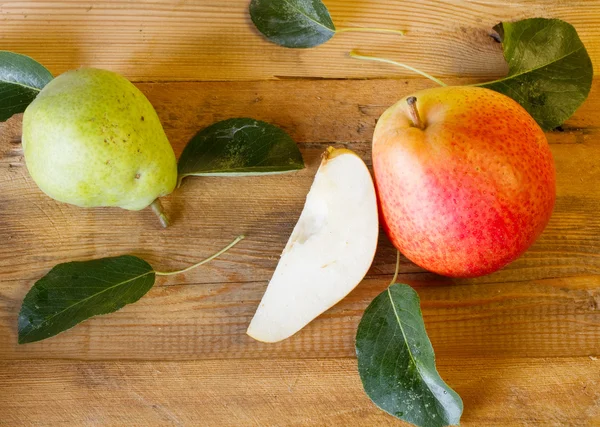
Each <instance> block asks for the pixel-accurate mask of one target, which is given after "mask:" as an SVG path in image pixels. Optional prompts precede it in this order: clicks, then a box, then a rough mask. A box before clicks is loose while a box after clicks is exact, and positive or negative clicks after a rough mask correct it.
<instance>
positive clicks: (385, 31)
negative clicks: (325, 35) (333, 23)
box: [335, 27, 406, 36]
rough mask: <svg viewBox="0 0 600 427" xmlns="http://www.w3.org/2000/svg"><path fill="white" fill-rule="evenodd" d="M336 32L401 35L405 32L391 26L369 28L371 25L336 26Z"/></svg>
mask: <svg viewBox="0 0 600 427" xmlns="http://www.w3.org/2000/svg"><path fill="white" fill-rule="evenodd" d="M335 32H336V33H349V32H357V33H380V34H398V35H400V36H403V35H404V34H406V32H405V31H402V30H393V29H391V28H371V27H344V28H337V29H336V30H335Z"/></svg>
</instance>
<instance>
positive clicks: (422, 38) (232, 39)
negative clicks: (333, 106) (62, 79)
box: [0, 0, 600, 81]
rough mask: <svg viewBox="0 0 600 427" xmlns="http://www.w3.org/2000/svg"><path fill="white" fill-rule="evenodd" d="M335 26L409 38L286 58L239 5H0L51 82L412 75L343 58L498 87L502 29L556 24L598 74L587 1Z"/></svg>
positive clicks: (483, 7)
mask: <svg viewBox="0 0 600 427" xmlns="http://www.w3.org/2000/svg"><path fill="white" fill-rule="evenodd" d="M325 4H326V5H327V6H328V7H329V10H330V12H331V15H332V17H333V21H334V23H335V24H336V26H337V27H338V28H341V27H367V26H370V27H381V28H395V29H403V30H406V31H407V35H406V36H404V37H399V36H395V35H382V34H365V33H345V34H339V35H336V36H334V38H333V39H332V40H330V41H329V42H328V43H326V44H324V45H322V46H320V47H318V48H316V49H284V48H281V47H279V46H276V45H273V44H271V43H269V42H267V41H266V40H264V39H263V38H262V37H261V36H260V34H259V33H257V31H256V30H255V29H254V28H253V26H252V23H251V21H250V18H249V16H248V13H247V9H248V0H222V1H219V2H218V3H214V2H206V1H191V0H167V1H161V2H157V1H154V0H126V1H122V0H103V1H94V2H87V3H86V2H81V1H76V0H63V1H52V0H41V1H36V2H23V1H3V2H2V4H1V6H0V21H1V22H2V25H1V26H0V49H3V50H11V51H16V52H20V53H24V54H27V55H30V56H32V57H34V58H35V59H37V60H38V61H40V62H42V63H43V64H45V65H46V66H47V67H49V68H50V70H51V71H52V72H53V73H55V74H59V73H62V72H64V71H66V70H69V69H73V68H77V67H80V66H94V67H99V68H107V69H110V70H113V71H117V72H120V73H122V74H124V75H126V76H128V77H130V78H132V79H134V80H152V81H156V80H163V81H164V80H259V79H272V78H278V77H282V78H289V77H327V78H347V77H354V78H363V77H382V76H406V75H409V76H410V75H411V74H409V73H408V72H407V71H405V70H402V69H399V68H393V67H391V66H383V65H381V64H372V63H364V62H361V61H358V60H354V59H351V58H349V57H347V56H346V54H347V53H348V52H349V51H350V50H352V49H355V48H356V49H360V50H361V51H362V52H365V53H372V54H378V55H385V56H387V57H390V58H394V59H396V60H401V61H404V62H407V63H409V64H411V65H413V66H415V67H417V68H420V69H422V70H424V71H428V72H430V73H433V74H436V75H439V76H499V75H502V74H503V73H505V72H506V65H505V63H504V61H503V58H502V53H501V50H500V46H499V45H498V44H497V43H496V42H494V41H493V40H492V39H491V38H490V37H489V34H490V32H491V28H492V27H493V26H494V25H495V24H497V23H498V22H500V21H503V20H504V21H506V20H517V19H523V18H528V17H548V18H561V19H564V20H566V21H568V22H570V23H571V24H573V25H574V26H575V28H576V29H577V30H578V32H579V34H580V37H581V39H582V40H583V42H584V43H585V45H586V47H587V50H588V52H589V53H590V56H591V57H592V61H593V63H594V65H595V68H596V69H599V68H600V3H598V2H596V1H590V0H571V1H548V0H544V1H539V0H515V1H511V2H509V3H506V2H495V1H472V0H404V1H396V2H390V1H387V0H368V1H362V0H326V1H325Z"/></svg>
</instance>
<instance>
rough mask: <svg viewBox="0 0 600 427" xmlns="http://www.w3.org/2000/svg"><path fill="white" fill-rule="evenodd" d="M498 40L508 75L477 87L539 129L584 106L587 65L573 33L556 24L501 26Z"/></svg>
mask: <svg viewBox="0 0 600 427" xmlns="http://www.w3.org/2000/svg"><path fill="white" fill-rule="evenodd" d="M494 30H495V31H496V32H497V33H498V35H499V36H500V40H501V41H502V48H503V49H504V57H505V59H506V61H507V62H508V68H509V72H508V76H506V77H505V78H502V79H500V80H496V81H493V82H489V83H483V84H481V85H479V86H482V87H486V88H489V89H493V90H495V91H497V92H500V93H503V94H505V95H507V96H509V97H511V98H513V99H514V100H516V101H517V102H518V103H519V104H521V105H522V106H523V107H525V109H526V110H527V111H528V112H529V114H531V115H532V116H533V118H534V119H535V120H536V121H537V122H538V124H539V125H540V126H541V127H542V129H544V130H551V129H554V128H556V127H557V126H560V125H561V124H562V123H564V122H565V120H567V119H568V118H569V117H571V116H572V115H573V113H574V112H575V110H577V108H579V106H580V105H581V104H582V103H583V101H585V99H586V98H587V96H588V94H589V92H590V88H591V86H592V78H593V76H594V70H593V68H592V61H591V60H590V57H589V55H588V53H587V51H586V50H585V46H584V45H583V43H582V42H581V40H580V39H579V36H578V35H577V31H575V28H573V26H572V25H571V24H569V23H567V22H564V21H561V20H559V19H543V18H532V19H525V20H522V21H518V22H502V23H500V24H498V25H496V26H495V27H494Z"/></svg>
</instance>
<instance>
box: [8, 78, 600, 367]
mask: <svg viewBox="0 0 600 427" xmlns="http://www.w3.org/2000/svg"><path fill="white" fill-rule="evenodd" d="M457 82H462V80H459V81H457ZM427 85H429V83H428V82H425V81H423V80H407V81H386V80H373V81H322V80H318V81H310V82H307V81H295V82H289V81H270V82H248V83H171V84H142V85H140V87H141V88H142V90H143V91H144V92H145V93H147V94H148V96H149V97H150V99H151V100H152V102H153V103H154V104H155V105H156V107H157V110H158V112H159V115H160V116H161V119H162V120H163V122H164V123H165V128H166V130H167V133H168V135H169V137H170V139H171V141H172V143H173V145H174V148H175V150H176V152H177V153H180V152H181V150H182V149H183V146H184V145H185V143H186V141H187V139H188V138H189V137H190V136H191V135H193V133H194V132H195V131H196V130H197V129H199V128H200V127H202V126H204V125H206V124H208V123H210V122H212V121H213V120H219V119H223V118H228V117H234V116H240V115H249V114H250V112H251V113H252V114H251V115H253V116H256V117H257V118H261V119H265V120H268V121H271V122H274V123H276V124H279V125H281V126H282V127H284V128H285V129H287V130H288V131H289V132H290V133H291V134H292V135H293V136H294V138H295V139H296V140H298V141H299V142H300V146H301V148H302V151H303V155H304V157H305V160H306V161H307V164H308V168H307V169H306V170H303V171H300V172H298V173H293V174H287V175H281V176H278V177H251V178H203V179H199V178H198V179H189V180H188V181H187V182H185V183H184V185H183V186H182V188H181V189H179V190H177V191H176V192H175V193H174V194H173V195H171V196H169V197H167V198H166V199H165V205H166V206H167V209H168V210H169V211H170V212H171V213H172V216H173V220H174V221H173V222H174V225H173V226H172V227H171V228H169V229H167V230H162V229H160V227H159V226H158V224H157V222H156V220H155V219H154V218H153V216H152V214H151V213H150V212H147V211H143V212H127V211H123V210H119V209H87V210H86V209H80V208H76V207H72V206H69V205H66V204H61V203H58V202H55V201H53V200H51V199H49V198H48V197H46V196H45V195H44V194H42V193H41V191H40V190H39V189H38V188H37V187H36V186H35V184H34V183H33V181H32V180H31V178H29V176H28V174H27V171H26V168H25V166H24V162H23V159H22V153H21V148H20V145H19V143H18V137H19V133H20V118H18V117H16V118H14V119H12V120H11V121H10V122H8V123H7V124H2V125H0V182H1V183H2V191H1V192H0V242H2V243H3V244H2V245H0V357H3V358H6V359H15V358H31V357H48V358H82V359H115V358H131V359H144V358H157V359H195V358H217V357H238V356H239V355H242V354H243V355H245V357H279V358H287V357H340V356H344V357H345V356H350V355H352V354H353V347H352V345H353V344H352V338H353V335H354V331H355V327H356V324H357V322H358V319H359V317H360V314H361V312H362V310H363V309H364V308H365V307H366V305H367V304H368V303H369V302H370V301H371V299H372V298H373V297H374V296H375V295H376V294H377V293H378V292H380V291H381V290H383V289H384V287H385V286H386V284H387V282H388V281H389V280H390V275H391V274H392V272H393V268H394V263H395V251H394V249H393V248H392V246H391V245H390V244H389V242H388V241H387V239H386V238H385V237H384V236H383V235H382V237H381V243H380V247H379V251H378V254H377V256H376V259H375V262H374V264H373V267H372V268H371V270H370V272H369V277H370V280H367V281H365V282H364V283H363V284H362V285H361V286H360V287H359V288H358V289H357V290H356V291H355V292H354V293H353V294H352V295H351V297H349V298H348V299H346V300H344V302H342V303H341V304H340V305H338V306H337V307H335V308H334V309H333V310H332V311H330V312H329V313H328V314H326V315H325V316H322V318H321V319H319V320H318V321H317V322H315V323H314V324H313V325H311V326H310V327H309V328H308V329H306V330H305V331H303V332H302V334H300V335H298V336H297V337H295V338H293V339H292V340H289V341H286V342H285V343H282V344H279V345H276V346H265V345H260V344H258V343H254V342H252V341H251V340H249V339H248V338H247V337H246V336H245V334H244V331H245V327H246V325H247V324H248V322H249V319H250V317H251V315H252V313H253V311H254V309H255V307H256V305H257V304H258V301H259V299H260V297H261V295H262V293H263V291H264V288H265V285H266V282H267V281H268V279H269V278H270V276H271V274H272V272H273V269H274V268H275V265H276V263H277V260H278V257H279V254H280V252H281V250H282V248H283V246H284V245H285V242H286V241H287V238H288V236H289V233H290V232H291V230H292V228H293V225H294V223H295V221H296V219H297V217H298V215H299V214H300V211H301V209H302V205H303V203H304V198H305V196H306V193H307V192H308V189H309V187H310V185H311V182H312V179H313V176H314V173H315V171H316V167H317V165H318V158H319V155H320V153H321V152H322V150H323V149H324V147H325V146H326V144H327V143H329V142H331V143H344V144H347V145H348V146H350V147H351V148H353V149H356V150H357V151H358V152H359V153H361V155H363V156H364V157H365V159H366V160H367V161H369V139H370V135H371V132H372V127H373V124H374V123H375V121H376V119H377V117H378V115H379V114H380V113H381V111H382V110H383V109H384V108H385V107H386V106H387V105H389V104H390V103H392V102H393V101H394V100H395V99H396V98H397V97H399V96H400V94H402V93H407V92H412V91H414V90H417V89H419V88H422V87H426V86H427ZM599 87H600V85H598V82H595V84H594V89H593V95H592V97H590V100H589V101H588V102H587V103H586V104H585V105H584V107H582V109H581V110H580V111H579V112H578V113H577V114H576V115H575V117H574V118H573V119H571V120H570V121H569V123H568V125H566V126H565V129H567V131H565V132H553V133H549V134H548V135H549V139H550V141H551V146H552V150H553V153H554V156H555V159H556V163H557V170H558V201H557V206H556V210H555V213H554V216H553V218H552V220H551V222H550V225H549V226H548V228H547V230H546V231H545V233H544V234H543V236H542V237H541V238H540V239H539V241H538V242H537V243H536V244H535V245H534V246H533V247H532V248H531V249H530V250H529V251H528V252H527V253H526V254H525V255H524V256H523V257H522V258H521V259H519V260H517V261H516V262H514V263H512V264H511V265H509V266H508V267H506V268H505V269H503V270H501V271H500V272H497V273H495V274H492V275H489V276H486V277H483V278H479V279H471V280H454V281H451V280H449V279H440V278H438V277H436V276H434V275H432V274H429V273H426V272H424V271H423V270H422V269H420V268H418V267H416V266H414V265H413V264H411V263H410V262H408V261H407V260H405V259H403V260H402V265H401V271H402V272H403V275H402V276H401V279H402V280H404V281H408V282H409V283H411V284H415V285H417V286H418V287H419V291H420V293H421V295H422V297H423V298H424V305H425V315H426V316H427V317H428V318H427V322H428V323H427V324H428V328H430V333H431V335H432V339H433V341H434V343H435V345H436V349H437V351H438V352H439V354H441V355H449V354H460V355H462V356H465V357H470V356H473V355H478V354H489V355H490V356H493V355H494V354H496V352H502V353H507V354H511V355H514V356H518V355H523V354H530V355H532V356H548V355H549V356H569V355H577V356H584V355H588V354H596V353H597V352H598V349H599V348H598V344H597V342H598V338H599V335H598V333H599V332H598V330H597V326H598V313H600V311H598V310H597V307H598V306H599V305H600V304H598V287H599V280H600V279H599V276H598V275H599V274H600V257H599V256H598V253H600V220H599V219H598V215H597V212H598V206H599V205H600V187H598V185H597V183H598V182H599V181H600V168H599V167H598V159H600V143H599V141H600V139H599V138H598V134H599V129H600V127H599V126H598V123H597V122H598V121H599V120H600V119H598V118H597V115H596V114H595V111H597V109H598V108H600V105H598V104H599V103H600V96H598V91H599ZM316 94H318V95H316ZM256 99H259V101H256ZM310 99H313V100H314V101H315V102H314V103H312V104H311V103H310V102H308V101H309V100H310ZM290 100H295V102H292V101H290ZM255 113H256V114H255ZM357 123H358V125H357ZM361 124H364V126H363V127H362V129H365V130H364V131H363V132H362V133H361V132H360V131H359V129H361V127H360V126H361ZM241 233H244V234H246V235H247V236H248V239H247V240H245V241H243V242H242V243H240V244H239V245H238V246H236V247H235V248H234V249H233V250H232V251H231V252H230V253H228V254H226V255H225V256H223V257H222V258H221V259H219V260H216V261H213V262H212V263H210V264H208V265H206V266H204V267H202V268H201V269H197V270H194V271H192V272H189V273H186V274H184V275H179V276H176V277H171V278H167V279H160V280H159V285H158V287H157V288H155V289H154V290H152V291H151V292H150V294H149V295H148V296H147V297H145V298H144V299H143V300H142V301H140V302H139V303H137V304H136V305H134V306H131V307H127V308H126V309H125V310H123V311H121V312H119V313H116V314H114V315H110V316H106V317H102V318H98V319H93V320H91V321H90V322H86V323H85V324H83V325H81V326H78V327H77V328H76V329H73V330H72V331H69V332H67V333H65V334H63V335H61V336H59V337H56V338H53V339H52V340H48V341H46V342H42V343H38V344H33V345H27V346H21V347H17V346H16V319H17V315H18V310H19V307H20V302H21V300H22V298H23V297H24V295H25V294H26V292H27V290H28V289H29V288H30V287H31V285H32V284H33V283H34V281H35V280H37V279H38V278H40V277H41V276H43V275H44V274H45V273H46V272H47V271H48V270H49V269H50V268H51V267H52V266H53V265H55V264H57V263H60V262H66V261H69V260H74V259H90V258H98V257H103V256H109V255H118V254H123V253H134V254H137V255H140V256H142V257H143V258H145V259H147V260H148V261H149V262H151V264H152V265H154V266H156V268H160V269H161V270H167V269H177V268H180V267H182V266H185V265H188V264H191V263H193V262H195V261H197V260H198V259H201V258H203V257H205V256H207V255H209V254H211V253H213V252H215V251H216V250H217V249H218V248H220V247H222V246H224V245H225V244H226V243H228V242H229V241H230V240H231V239H233V237H234V236H236V235H238V234H241ZM571 276H577V277H574V278H570V277H571ZM506 282H518V283H516V284H515V283H506ZM483 283H487V284H486V285H485V286H482V285H481V284H483ZM452 284H453V285H458V286H448V285H452ZM477 284H479V286H476V285H477ZM513 297H514V299H511V298H513ZM436 301H437V302H436ZM440 301H441V303H440ZM438 303H440V304H441V306H440V305H439V304H438ZM429 304H432V305H429ZM436 304H438V305H436ZM489 313H494V315H493V316H491V315H489ZM332 331H334V332H335V333H332Z"/></svg>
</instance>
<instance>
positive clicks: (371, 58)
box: [348, 51, 448, 86]
mask: <svg viewBox="0 0 600 427" xmlns="http://www.w3.org/2000/svg"><path fill="white" fill-rule="evenodd" d="M348 55H350V57H351V58H356V59H362V60H364V61H375V62H384V63H386V64H393V65H397V66H399V67H402V68H406V69H407V70H410V71H412V72H414V73H417V74H420V75H422V76H423V77H427V78H428V79H429V80H431V81H433V82H435V83H437V84H439V85H440V86H448V85H447V84H446V83H444V82H443V81H441V80H440V79H438V78H435V77H433V76H432V75H431V74H427V73H426V72H424V71H421V70H418V69H416V68H414V67H411V66H410V65H406V64H403V63H402V62H396V61H392V60H391V59H386V58H379V57H377V56H368V55H361V54H359V53H357V52H355V51H351V52H350V53H349V54H348Z"/></svg>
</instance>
